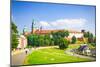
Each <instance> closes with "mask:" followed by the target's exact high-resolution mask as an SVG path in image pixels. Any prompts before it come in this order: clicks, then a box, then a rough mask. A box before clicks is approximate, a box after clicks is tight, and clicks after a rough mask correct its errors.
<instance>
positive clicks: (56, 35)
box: [52, 30, 69, 49]
mask: <svg viewBox="0 0 100 67" xmlns="http://www.w3.org/2000/svg"><path fill="white" fill-rule="evenodd" d="M68 35H69V32H68V31H64V30H63V31H58V32H53V33H52V36H53V40H54V44H55V45H58V46H59V48H60V49H64V48H66V45H68V42H67V40H66V39H64V37H67V36H68ZM65 43H66V44H65Z"/></svg>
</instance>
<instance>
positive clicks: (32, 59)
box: [24, 48, 91, 65]
mask: <svg viewBox="0 0 100 67" xmlns="http://www.w3.org/2000/svg"><path fill="white" fill-rule="evenodd" d="M84 61H91V60H89V59H85V58H79V57H75V56H71V55H68V54H65V53H64V50H60V49H57V48H44V49H38V50H34V51H33V52H32V53H31V54H29V55H28V56H27V57H26V59H25V62H24V64H25V65H26V64H50V63H65V62H66V63H67V62H68V63H69V62H84Z"/></svg>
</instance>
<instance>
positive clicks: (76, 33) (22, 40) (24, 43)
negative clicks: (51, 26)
mask: <svg viewBox="0 0 100 67" xmlns="http://www.w3.org/2000/svg"><path fill="white" fill-rule="evenodd" d="M62 30H64V29H59V30H58V29H57V30H46V29H43V28H42V26H41V27H40V28H38V29H37V28H36V27H35V23H34V20H33V22H32V26H31V32H29V31H27V28H26V27H24V29H23V35H20V37H19V45H18V48H25V47H26V46H27V39H26V37H25V36H27V35H30V34H39V35H45V34H50V33H52V32H57V31H62ZM67 31H68V32H69V36H68V37H66V39H67V40H71V38H72V37H73V36H75V37H76V38H77V39H82V38H83V33H84V32H85V30H82V31H75V30H67Z"/></svg>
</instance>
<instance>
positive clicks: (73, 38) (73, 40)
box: [72, 36, 76, 44]
mask: <svg viewBox="0 0 100 67" xmlns="http://www.w3.org/2000/svg"><path fill="white" fill-rule="evenodd" d="M74 43H76V37H75V36H73V37H72V44H74Z"/></svg>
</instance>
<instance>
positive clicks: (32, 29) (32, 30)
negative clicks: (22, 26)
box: [31, 19, 35, 34]
mask: <svg viewBox="0 0 100 67" xmlns="http://www.w3.org/2000/svg"><path fill="white" fill-rule="evenodd" d="M34 26H35V22H34V19H33V21H32V27H31V33H32V34H33V32H34Z"/></svg>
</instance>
